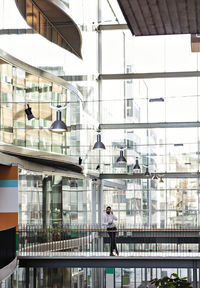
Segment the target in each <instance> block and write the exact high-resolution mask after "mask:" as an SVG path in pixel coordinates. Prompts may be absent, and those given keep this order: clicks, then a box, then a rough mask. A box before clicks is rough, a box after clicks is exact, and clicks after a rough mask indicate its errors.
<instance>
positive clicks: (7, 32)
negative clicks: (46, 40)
mask: <svg viewBox="0 0 200 288" xmlns="http://www.w3.org/2000/svg"><path fill="white" fill-rule="evenodd" d="M36 33H37V32H35V31H34V30H33V29H31V28H27V29H26V28H21V29H0V35H13V34H36Z"/></svg>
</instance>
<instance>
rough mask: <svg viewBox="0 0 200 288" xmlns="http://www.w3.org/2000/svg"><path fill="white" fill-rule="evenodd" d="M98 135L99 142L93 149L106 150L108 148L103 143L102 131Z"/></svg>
mask: <svg viewBox="0 0 200 288" xmlns="http://www.w3.org/2000/svg"><path fill="white" fill-rule="evenodd" d="M97 132H98V134H97V142H96V143H95V144H94V147H93V149H96V150H105V149H106V147H105V145H104V144H103V142H101V134H100V132H101V131H100V130H98V131H97Z"/></svg>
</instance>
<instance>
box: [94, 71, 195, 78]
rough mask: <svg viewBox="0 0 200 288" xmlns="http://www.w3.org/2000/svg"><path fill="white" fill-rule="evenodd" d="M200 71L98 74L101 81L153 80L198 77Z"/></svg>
mask: <svg viewBox="0 0 200 288" xmlns="http://www.w3.org/2000/svg"><path fill="white" fill-rule="evenodd" d="M199 76H200V71H183V72H155V73H121V74H99V79H101V80H127V79H154V78H185V77H199Z"/></svg>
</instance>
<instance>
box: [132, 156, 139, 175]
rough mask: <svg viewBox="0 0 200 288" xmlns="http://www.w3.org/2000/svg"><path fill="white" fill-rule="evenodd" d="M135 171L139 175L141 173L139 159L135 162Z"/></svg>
mask: <svg viewBox="0 0 200 288" xmlns="http://www.w3.org/2000/svg"><path fill="white" fill-rule="evenodd" d="M133 171H134V172H135V173H139V172H140V171H141V168H140V165H139V160H138V157H136V161H135V165H134V167H133Z"/></svg>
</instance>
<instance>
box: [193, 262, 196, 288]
mask: <svg viewBox="0 0 200 288" xmlns="http://www.w3.org/2000/svg"><path fill="white" fill-rule="evenodd" d="M193 265H194V267H193V288H197V262H196V261H195V260H194V262H193Z"/></svg>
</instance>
